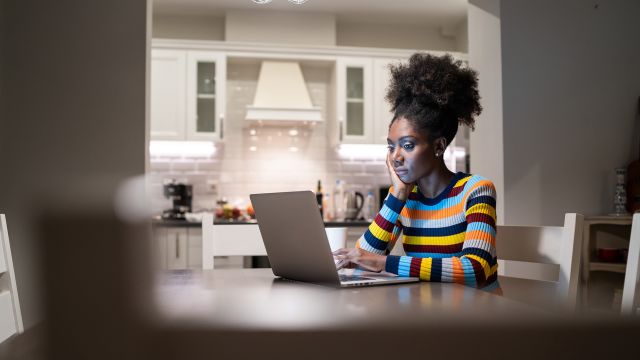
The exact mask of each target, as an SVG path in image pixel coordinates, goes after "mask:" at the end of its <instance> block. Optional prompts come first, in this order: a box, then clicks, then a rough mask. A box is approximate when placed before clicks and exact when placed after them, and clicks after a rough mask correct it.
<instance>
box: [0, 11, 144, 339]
mask: <svg viewBox="0 0 640 360" xmlns="http://www.w3.org/2000/svg"><path fill="white" fill-rule="evenodd" d="M0 6H1V11H0V12H1V13H3V15H4V20H5V21H4V24H3V27H2V28H1V30H0V34H3V36H4V39H3V42H2V44H1V45H2V48H1V49H0V53H2V64H1V67H0V73H1V76H0V79H2V83H0V96H1V101H2V103H1V104H2V107H1V108H0V169H1V170H0V213H6V214H7V222H8V228H9V237H10V239H11V247H12V253H13V256H14V266H15V269H16V274H17V283H18V291H19V295H20V300H21V303H22V304H21V307H22V311H23V319H24V322H25V326H26V327H29V326H32V325H33V324H34V323H35V322H37V321H38V320H40V316H41V314H40V313H39V304H38V300H39V299H40V298H41V293H40V291H39V288H40V286H39V284H38V281H39V280H38V279H39V276H38V275H39V271H40V269H39V267H38V264H39V261H40V256H41V255H42V254H40V253H39V251H38V249H39V247H38V242H37V240H36V236H37V231H38V228H37V225H38V222H37V219H38V214H39V211H41V205H42V204H43V203H44V202H46V199H61V200H62V199H64V200H65V201H67V202H68V201H69V200H73V199H74V197H75V196H77V193H78V192H79V191H77V189H79V188H82V189H85V190H86V189H91V190H92V193H95V194H96V195H99V194H102V193H105V192H103V190H104V189H105V188H112V187H113V186H114V184H115V183H117V182H119V181H121V180H122V179H124V178H127V177H130V176H134V175H140V174H144V172H145V154H146V148H147V145H146V140H145V137H146V135H145V134H146V133H147V131H146V127H147V122H146V120H145V119H146V110H145V102H146V100H145V87H146V78H145V77H146V59H147V50H146V47H147V17H149V19H150V12H148V9H147V1H146V0H126V1H107V2H101V1H85V2H41V1H29V0H23V1H10V0H2V1H1V2H0ZM87 241H89V242H90V241H91V239H87ZM78 271H82V269H78ZM81 285H82V284H78V286H81ZM70 296H72V294H70Z"/></svg>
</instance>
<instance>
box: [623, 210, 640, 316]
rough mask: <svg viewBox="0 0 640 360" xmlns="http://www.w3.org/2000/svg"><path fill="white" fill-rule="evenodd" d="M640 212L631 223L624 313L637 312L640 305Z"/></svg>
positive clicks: (625, 277) (624, 289)
mask: <svg viewBox="0 0 640 360" xmlns="http://www.w3.org/2000/svg"><path fill="white" fill-rule="evenodd" d="M639 263H640V213H636V214H634V215H633V222H632V225H631V238H630V239H629V255H628V256H627V269H626V271H625V275H624V288H623V290H622V306H621V311H622V313H623V314H636V313H637V311H638V307H639V306H640V301H639V300H640V296H639V294H638V281H640V264H639Z"/></svg>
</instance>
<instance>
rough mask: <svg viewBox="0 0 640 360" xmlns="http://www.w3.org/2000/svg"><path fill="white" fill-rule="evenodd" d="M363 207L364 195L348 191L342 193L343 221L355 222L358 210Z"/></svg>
mask: <svg viewBox="0 0 640 360" xmlns="http://www.w3.org/2000/svg"><path fill="white" fill-rule="evenodd" d="M363 205H364V195H362V193H360V192H358V191H354V190H350V191H346V192H345V193H344V207H345V213H344V219H345V220H357V219H358V215H359V214H360V210H362V206H363Z"/></svg>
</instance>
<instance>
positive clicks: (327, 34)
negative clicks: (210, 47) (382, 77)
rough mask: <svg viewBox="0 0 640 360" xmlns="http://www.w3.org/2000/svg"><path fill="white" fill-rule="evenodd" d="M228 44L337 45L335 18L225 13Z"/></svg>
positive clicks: (248, 12)
mask: <svg viewBox="0 0 640 360" xmlns="http://www.w3.org/2000/svg"><path fill="white" fill-rule="evenodd" d="M225 40H227V41H246V42H261V43H275V44H303V45H326V46H330V45H335V44H336V17H335V15H332V14H318V13H313V14H312V13H302V12H297V13H291V12H282V11H249V10H247V11H243V10H230V11H227V13H226V20H225Z"/></svg>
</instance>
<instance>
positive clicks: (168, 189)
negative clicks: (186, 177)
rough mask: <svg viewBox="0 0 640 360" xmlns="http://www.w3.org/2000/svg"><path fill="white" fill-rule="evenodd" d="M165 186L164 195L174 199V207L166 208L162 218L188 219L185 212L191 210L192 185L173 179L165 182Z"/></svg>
mask: <svg viewBox="0 0 640 360" xmlns="http://www.w3.org/2000/svg"><path fill="white" fill-rule="evenodd" d="M163 188H164V196H165V197H166V198H167V199H172V200H173V208H171V209H167V210H164V211H163V212H162V218H163V219H178V220H186V218H185V214H186V213H188V212H191V199H192V197H193V189H192V186H191V185H188V184H183V183H178V182H176V181H175V180H173V179H172V180H169V181H167V182H165V183H164V185H163Z"/></svg>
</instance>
